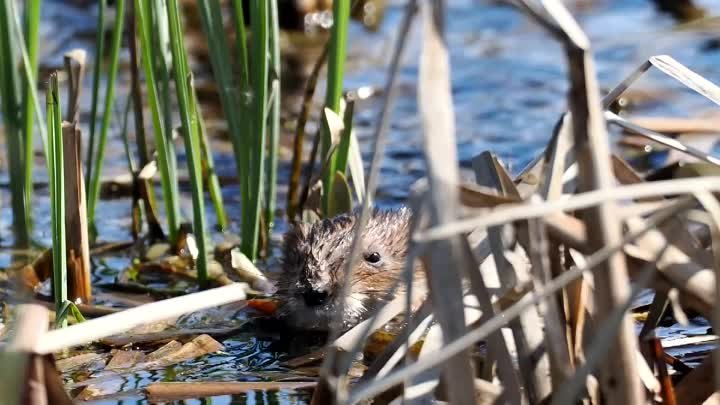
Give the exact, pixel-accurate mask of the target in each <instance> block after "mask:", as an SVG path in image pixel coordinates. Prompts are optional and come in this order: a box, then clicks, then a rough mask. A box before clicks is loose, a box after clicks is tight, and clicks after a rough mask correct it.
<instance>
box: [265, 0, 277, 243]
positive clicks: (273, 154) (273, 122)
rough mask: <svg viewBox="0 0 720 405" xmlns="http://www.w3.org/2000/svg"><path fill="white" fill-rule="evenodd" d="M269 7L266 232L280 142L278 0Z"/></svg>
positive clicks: (271, 215)
mask: <svg viewBox="0 0 720 405" xmlns="http://www.w3.org/2000/svg"><path fill="white" fill-rule="evenodd" d="M269 7H270V65H271V68H272V72H273V75H272V82H271V86H270V88H271V93H272V97H273V99H272V104H271V105H270V122H269V123H268V126H269V131H268V133H269V135H270V139H269V142H268V143H269V147H270V148H269V151H268V181H267V185H268V186H267V193H266V195H265V204H266V208H265V225H266V226H267V228H268V229H267V230H268V233H270V232H269V231H270V229H271V228H272V226H273V222H274V221H275V207H276V198H277V166H278V156H277V151H278V144H279V142H280V25H279V22H278V2H277V0H271V1H269Z"/></svg>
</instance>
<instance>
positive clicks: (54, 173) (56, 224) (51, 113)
mask: <svg viewBox="0 0 720 405" xmlns="http://www.w3.org/2000/svg"><path fill="white" fill-rule="evenodd" d="M48 89H49V90H48V93H47V112H46V114H47V120H48V130H49V133H48V135H49V137H48V145H49V150H50V154H49V156H50V161H49V164H48V166H49V172H50V204H51V221H52V240H53V247H52V257H53V296H54V298H55V309H56V311H57V312H56V313H59V312H61V310H62V307H63V303H64V302H65V301H67V260H66V256H65V252H66V247H65V172H64V167H63V166H64V159H63V141H62V118H61V116H60V97H59V90H58V79H57V73H53V74H52V75H50V86H49V87H48ZM66 325H67V322H66V321H64V322H62V323H61V324H60V327H65V326H66Z"/></svg>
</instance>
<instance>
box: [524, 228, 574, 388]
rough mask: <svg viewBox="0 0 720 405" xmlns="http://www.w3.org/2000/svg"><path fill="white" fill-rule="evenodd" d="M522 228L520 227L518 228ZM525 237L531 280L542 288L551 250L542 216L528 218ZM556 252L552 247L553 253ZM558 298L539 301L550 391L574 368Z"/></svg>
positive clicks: (547, 278)
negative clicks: (540, 217) (550, 383)
mask: <svg viewBox="0 0 720 405" xmlns="http://www.w3.org/2000/svg"><path fill="white" fill-rule="evenodd" d="M521 232H523V231H522V230H521ZM523 233H524V232H523ZM527 239H528V241H527V244H526V250H527V252H528V255H529V257H530V263H531V270H532V279H533V284H534V286H535V288H541V287H542V286H543V285H545V284H547V283H548V282H550V281H551V280H552V273H551V269H550V266H551V264H550V254H551V253H550V250H549V246H548V245H549V243H548V239H547V234H546V230H545V224H544V223H543V221H542V220H540V219H533V220H530V221H528V223H527ZM558 253H559V252H557V251H555V254H558ZM560 299H562V295H559V296H558V297H551V298H550V299H548V300H546V301H545V302H542V303H540V305H539V308H538V310H539V314H540V317H541V319H543V325H544V329H543V332H544V334H545V339H544V342H545V349H546V350H547V353H548V359H549V363H550V376H551V378H552V390H553V391H555V390H557V389H558V388H559V387H561V386H562V385H563V384H564V383H565V381H567V380H569V378H570V376H571V375H572V373H573V370H574V366H573V362H572V360H571V359H570V350H568V348H569V346H570V343H571V342H569V341H568V340H567V337H566V334H565V331H566V330H567V325H566V323H565V317H564V316H563V314H562V312H561V307H560V305H559V300H560ZM582 310H584V308H582Z"/></svg>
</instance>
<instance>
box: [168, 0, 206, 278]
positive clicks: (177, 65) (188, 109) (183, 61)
mask: <svg viewBox="0 0 720 405" xmlns="http://www.w3.org/2000/svg"><path fill="white" fill-rule="evenodd" d="M167 18H168V21H169V25H170V40H171V45H172V46H171V49H172V55H173V78H174V81H175V89H176V91H177V99H178V104H179V107H180V119H181V122H182V137H183V140H184V142H185V153H186V155H187V162H188V173H189V176H190V184H191V189H192V205H193V233H194V235H195V241H196V243H197V249H198V255H197V258H196V259H195V267H196V269H197V273H198V282H199V284H200V286H201V287H202V288H205V287H207V285H208V281H209V280H208V272H207V241H206V238H205V203H204V201H203V197H204V195H203V184H202V174H201V167H200V159H201V151H200V134H199V132H198V111H197V110H196V109H195V103H194V102H193V96H192V94H191V91H192V73H191V72H190V69H189V65H188V61H187V54H186V51H185V46H184V40H183V34H182V30H181V29H180V27H181V21H180V7H179V5H178V1H177V0H168V2H167Z"/></svg>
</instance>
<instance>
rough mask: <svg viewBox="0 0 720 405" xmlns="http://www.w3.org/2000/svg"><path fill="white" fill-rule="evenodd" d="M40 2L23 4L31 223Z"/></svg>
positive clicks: (27, 208) (27, 190)
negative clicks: (33, 94) (26, 55)
mask: <svg viewBox="0 0 720 405" xmlns="http://www.w3.org/2000/svg"><path fill="white" fill-rule="evenodd" d="M41 3H42V2H41V1H40V0H28V1H26V2H25V45H26V46H27V53H28V61H29V63H30V66H29V70H30V72H31V74H32V77H30V78H27V77H23V96H22V104H23V121H24V124H25V129H24V140H25V143H24V145H23V146H24V148H25V158H24V160H25V215H26V219H25V221H26V222H27V224H31V223H32V194H33V162H34V161H35V159H34V155H33V154H34V150H33V139H34V136H33V129H34V128H33V126H34V125H33V124H34V123H35V105H34V104H33V102H32V98H31V94H32V92H33V91H35V86H36V85H37V76H38V64H37V58H38V38H39V35H38V33H39V31H40V29H39V28H40V5H41Z"/></svg>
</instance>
